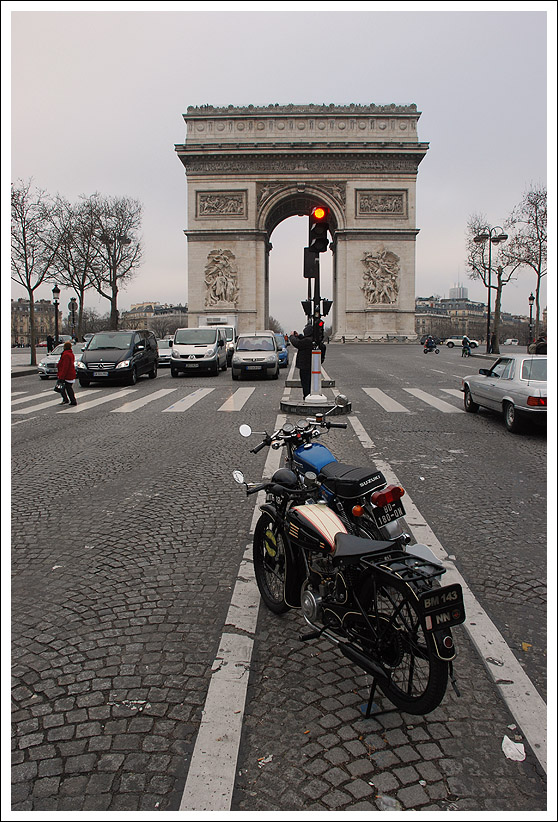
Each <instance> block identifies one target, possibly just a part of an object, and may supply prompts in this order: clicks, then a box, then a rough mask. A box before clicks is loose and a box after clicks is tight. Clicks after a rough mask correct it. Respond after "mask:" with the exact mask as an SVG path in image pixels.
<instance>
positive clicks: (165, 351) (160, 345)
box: [157, 340, 172, 368]
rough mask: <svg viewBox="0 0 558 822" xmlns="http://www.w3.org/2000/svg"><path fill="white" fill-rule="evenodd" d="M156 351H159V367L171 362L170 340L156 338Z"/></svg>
mask: <svg viewBox="0 0 558 822" xmlns="http://www.w3.org/2000/svg"><path fill="white" fill-rule="evenodd" d="M157 351H158V352H159V368H160V367H161V366H162V365H169V366H170V364H171V354H172V340H157Z"/></svg>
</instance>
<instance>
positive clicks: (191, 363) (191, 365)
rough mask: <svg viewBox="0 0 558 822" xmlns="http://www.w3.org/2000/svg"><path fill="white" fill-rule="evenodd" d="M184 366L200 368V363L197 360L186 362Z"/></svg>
mask: <svg viewBox="0 0 558 822" xmlns="http://www.w3.org/2000/svg"><path fill="white" fill-rule="evenodd" d="M184 367H185V368H198V363H197V362H185V363H184Z"/></svg>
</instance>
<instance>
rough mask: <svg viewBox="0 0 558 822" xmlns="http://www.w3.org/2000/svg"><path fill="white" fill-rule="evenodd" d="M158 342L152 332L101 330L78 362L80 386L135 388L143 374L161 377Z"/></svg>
mask: <svg viewBox="0 0 558 822" xmlns="http://www.w3.org/2000/svg"><path fill="white" fill-rule="evenodd" d="M158 357H159V355H158V352H157V339H156V337H155V334H153V333H152V332H151V331H100V332H99V333H98V334H94V335H93V336H92V337H91V339H90V340H89V342H88V343H87V345H86V346H85V347H84V349H83V351H82V354H81V357H80V358H79V359H78V360H77V362H76V373H77V377H78V380H79V384H80V385H81V386H82V388H86V387H87V386H88V385H89V384H90V383H91V382H97V381H98V382H115V381H116V380H118V381H124V382H127V383H129V384H130V385H135V384H136V382H137V379H138V377H139V376H141V375H142V374H148V375H149V378H150V379H155V377H156V376H157V361H158Z"/></svg>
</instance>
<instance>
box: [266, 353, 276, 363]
mask: <svg viewBox="0 0 558 822" xmlns="http://www.w3.org/2000/svg"><path fill="white" fill-rule="evenodd" d="M265 361H266V362H275V357H274V356H273V355H270V356H269V357H266V360H265Z"/></svg>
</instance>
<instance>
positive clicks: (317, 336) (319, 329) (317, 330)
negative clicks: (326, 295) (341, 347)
mask: <svg viewBox="0 0 558 822" xmlns="http://www.w3.org/2000/svg"><path fill="white" fill-rule="evenodd" d="M323 341H324V321H323V320H322V319H319V320H315V322H314V342H317V343H321V342H323Z"/></svg>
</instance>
